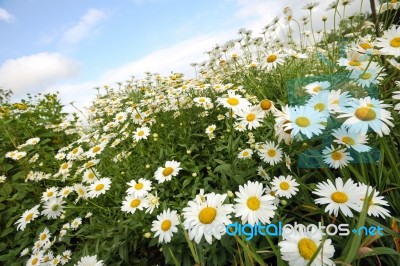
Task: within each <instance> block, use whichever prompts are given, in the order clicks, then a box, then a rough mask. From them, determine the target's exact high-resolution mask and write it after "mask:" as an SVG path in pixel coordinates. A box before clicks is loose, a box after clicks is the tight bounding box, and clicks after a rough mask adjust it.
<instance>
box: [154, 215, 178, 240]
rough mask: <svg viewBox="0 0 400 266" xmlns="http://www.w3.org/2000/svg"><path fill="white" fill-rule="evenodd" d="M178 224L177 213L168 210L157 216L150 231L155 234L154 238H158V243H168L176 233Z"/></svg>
mask: <svg viewBox="0 0 400 266" xmlns="http://www.w3.org/2000/svg"><path fill="white" fill-rule="evenodd" d="M178 224H179V220H178V213H177V212H176V211H174V210H173V211H171V210H170V209H169V208H168V209H167V210H164V211H163V212H162V213H161V214H159V215H157V220H155V221H153V223H152V228H151V231H153V232H155V234H154V237H156V236H158V242H159V243H163V242H164V243H169V242H171V238H172V235H173V234H174V233H176V232H178V227H177V225H178Z"/></svg>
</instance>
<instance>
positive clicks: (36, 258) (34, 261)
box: [26, 251, 43, 266]
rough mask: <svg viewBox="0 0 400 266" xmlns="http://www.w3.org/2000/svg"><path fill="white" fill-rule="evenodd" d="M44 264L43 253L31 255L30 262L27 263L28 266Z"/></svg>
mask: <svg viewBox="0 0 400 266" xmlns="http://www.w3.org/2000/svg"><path fill="white" fill-rule="evenodd" d="M42 262H43V251H39V252H36V253H34V254H32V255H31V257H30V258H29V260H28V261H27V262H26V265H28V266H35V265H36V266H39V265H41V264H42Z"/></svg>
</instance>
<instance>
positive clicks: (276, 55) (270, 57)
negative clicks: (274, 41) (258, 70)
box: [262, 50, 286, 71]
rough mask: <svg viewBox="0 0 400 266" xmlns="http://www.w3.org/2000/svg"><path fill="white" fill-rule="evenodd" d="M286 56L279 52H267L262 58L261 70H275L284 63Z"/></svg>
mask: <svg viewBox="0 0 400 266" xmlns="http://www.w3.org/2000/svg"><path fill="white" fill-rule="evenodd" d="M285 57H286V55H285V54H283V53H281V51H280V50H279V51H276V52H273V51H268V52H267V54H266V55H265V57H264V60H263V62H262V68H264V69H266V70H267V71H271V70H272V69H275V68H276V67H277V66H278V65H283V63H285V60H284V59H285Z"/></svg>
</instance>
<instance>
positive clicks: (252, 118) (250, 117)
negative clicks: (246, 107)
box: [246, 114, 256, 122]
mask: <svg viewBox="0 0 400 266" xmlns="http://www.w3.org/2000/svg"><path fill="white" fill-rule="evenodd" d="M254 119H256V115H255V114H248V115H247V116H246V120H247V121H249V122H251V121H254Z"/></svg>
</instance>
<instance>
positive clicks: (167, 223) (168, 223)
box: [161, 220, 172, 232]
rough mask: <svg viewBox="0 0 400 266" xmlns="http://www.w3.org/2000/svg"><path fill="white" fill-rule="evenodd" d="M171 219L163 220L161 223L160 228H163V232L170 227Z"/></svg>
mask: <svg viewBox="0 0 400 266" xmlns="http://www.w3.org/2000/svg"><path fill="white" fill-rule="evenodd" d="M171 225H172V223H171V221H170V220H164V221H163V222H162V223H161V230H163V231H164V232H166V231H168V230H169V229H170V228H171Z"/></svg>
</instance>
